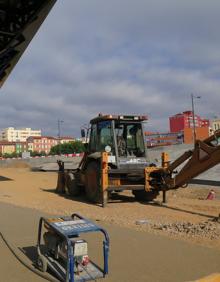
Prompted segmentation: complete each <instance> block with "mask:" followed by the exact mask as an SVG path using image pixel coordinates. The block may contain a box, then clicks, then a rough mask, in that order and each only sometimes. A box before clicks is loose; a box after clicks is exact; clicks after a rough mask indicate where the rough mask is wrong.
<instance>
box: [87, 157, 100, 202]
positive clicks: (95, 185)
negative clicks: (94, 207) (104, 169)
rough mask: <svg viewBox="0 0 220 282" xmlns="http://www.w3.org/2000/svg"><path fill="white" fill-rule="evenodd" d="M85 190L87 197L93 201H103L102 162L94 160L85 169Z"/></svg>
mask: <svg viewBox="0 0 220 282" xmlns="http://www.w3.org/2000/svg"><path fill="white" fill-rule="evenodd" d="M85 192H86V197H87V199H88V200H89V201H91V202H93V203H99V204H101V203H102V191H101V171H100V164H99V162H97V161H92V162H90V163H89V164H88V166H87V168H86V171H85Z"/></svg>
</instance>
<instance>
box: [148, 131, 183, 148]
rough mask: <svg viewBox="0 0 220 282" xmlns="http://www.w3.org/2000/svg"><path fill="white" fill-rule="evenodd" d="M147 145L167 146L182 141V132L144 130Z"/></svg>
mask: <svg viewBox="0 0 220 282" xmlns="http://www.w3.org/2000/svg"><path fill="white" fill-rule="evenodd" d="M145 138H146V144H147V147H158V146H168V145H174V144H180V143H183V134H182V133H179V132H165V133H162V132H145Z"/></svg>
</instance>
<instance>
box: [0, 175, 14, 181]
mask: <svg viewBox="0 0 220 282" xmlns="http://www.w3.org/2000/svg"><path fill="white" fill-rule="evenodd" d="M0 181H13V179H11V178H8V177H5V176H1V175H0Z"/></svg>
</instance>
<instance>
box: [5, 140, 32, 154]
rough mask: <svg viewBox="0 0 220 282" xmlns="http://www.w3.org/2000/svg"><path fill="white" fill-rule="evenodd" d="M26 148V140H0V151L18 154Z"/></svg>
mask: <svg viewBox="0 0 220 282" xmlns="http://www.w3.org/2000/svg"><path fill="white" fill-rule="evenodd" d="M27 150H28V147H27V143H26V142H8V141H0V153H1V155H4V154H12V153H17V154H20V153H22V152H26V151H27Z"/></svg>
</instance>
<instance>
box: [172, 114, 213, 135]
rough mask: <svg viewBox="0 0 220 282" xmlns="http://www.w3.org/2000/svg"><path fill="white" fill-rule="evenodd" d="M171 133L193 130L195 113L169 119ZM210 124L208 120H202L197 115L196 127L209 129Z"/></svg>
mask: <svg viewBox="0 0 220 282" xmlns="http://www.w3.org/2000/svg"><path fill="white" fill-rule="evenodd" d="M169 121H170V132H180V131H184V129H185V128H193V113H192V111H186V112H183V113H179V114H176V115H174V116H172V117H170V118H169ZM209 125H210V122H209V120H208V119H202V118H201V117H200V116H198V115H195V127H196V128H197V127H209Z"/></svg>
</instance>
